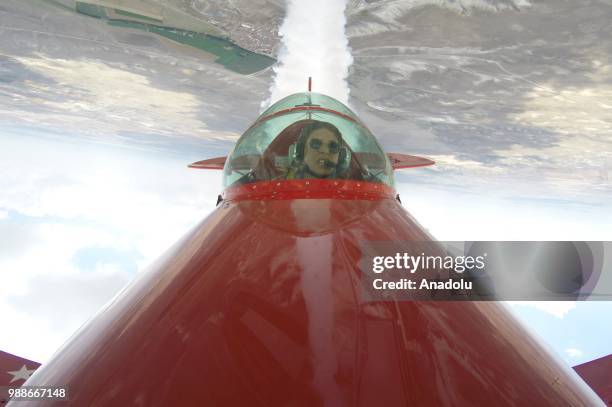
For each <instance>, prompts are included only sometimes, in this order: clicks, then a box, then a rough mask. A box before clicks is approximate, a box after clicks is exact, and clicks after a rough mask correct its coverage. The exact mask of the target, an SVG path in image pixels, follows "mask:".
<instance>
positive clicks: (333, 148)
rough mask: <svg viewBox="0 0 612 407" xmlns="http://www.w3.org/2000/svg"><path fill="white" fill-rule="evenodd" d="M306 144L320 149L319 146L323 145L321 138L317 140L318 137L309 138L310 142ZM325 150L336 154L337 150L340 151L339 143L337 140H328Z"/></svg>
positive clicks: (314, 148)
mask: <svg viewBox="0 0 612 407" xmlns="http://www.w3.org/2000/svg"><path fill="white" fill-rule="evenodd" d="M308 145H309V146H310V148H312V149H313V150H320V149H321V146H322V145H323V142H322V141H321V140H319V139H318V138H311V139H310V142H309V143H308ZM327 150H328V151H329V152H330V153H331V154H336V153H337V152H338V151H340V144H338V142H336V141H333V140H332V141H330V142H329V143H328V144H327Z"/></svg>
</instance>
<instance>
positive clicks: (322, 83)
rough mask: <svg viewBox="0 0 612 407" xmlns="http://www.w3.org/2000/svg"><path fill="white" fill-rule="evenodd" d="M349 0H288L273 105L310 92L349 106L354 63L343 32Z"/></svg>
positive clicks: (271, 89) (264, 103) (272, 91)
mask: <svg viewBox="0 0 612 407" xmlns="http://www.w3.org/2000/svg"><path fill="white" fill-rule="evenodd" d="M345 8H346V0H311V1H304V0H288V3H287V15H286V16H285V20H284V21H283V24H282V25H281V27H280V30H279V34H280V36H281V37H282V47H281V50H280V53H279V63H278V64H277V66H275V67H274V74H275V75H274V83H273V84H272V86H271V88H270V98H269V99H268V100H267V101H265V102H263V103H262V107H263V108H265V107H267V106H269V105H270V104H272V103H274V102H276V101H278V100H279V99H282V98H283V97H285V96H288V95H290V94H292V93H296V92H305V91H307V89H308V77H309V76H311V77H312V82H313V87H312V91H313V92H318V93H324V94H326V95H329V96H332V97H334V98H336V99H338V100H340V101H341V102H343V103H347V102H348V97H349V88H348V84H347V76H348V69H349V66H350V65H351V63H352V62H353V57H352V56H351V53H350V49H349V46H348V39H347V38H346V34H345V32H344V27H345V25H346V17H345V15H344V10H345Z"/></svg>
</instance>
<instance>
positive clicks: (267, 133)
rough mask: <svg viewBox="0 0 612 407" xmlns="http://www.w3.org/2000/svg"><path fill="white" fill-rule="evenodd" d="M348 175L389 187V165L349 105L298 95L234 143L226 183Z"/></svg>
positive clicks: (268, 113) (270, 111) (269, 112)
mask: <svg viewBox="0 0 612 407" xmlns="http://www.w3.org/2000/svg"><path fill="white" fill-rule="evenodd" d="M305 178H320V179H351V180H358V181H366V182H376V183H385V184H387V185H389V186H393V177H392V170H391V164H390V162H389V159H388V157H387V156H386V154H385V153H384V152H383V150H382V148H381V147H380V145H379V144H378V142H377V141H376V138H375V137H374V136H373V135H372V134H371V133H370V132H369V130H368V129H367V128H366V127H365V126H363V125H362V124H361V123H360V122H359V120H358V119H357V116H356V115H355V113H353V112H352V111H351V110H350V109H349V108H348V107H346V106H345V105H343V104H342V103H340V102H338V101H337V100H335V99H332V98H330V97H328V96H325V95H321V94H317V93H298V94H295V95H291V96H288V97H286V98H284V99H282V100H280V101H279V102H277V103H275V104H274V105H272V106H271V107H270V108H268V109H267V110H266V111H265V112H264V113H263V114H262V116H261V118H260V119H259V120H258V121H257V122H256V123H255V124H254V125H253V126H252V127H251V128H249V129H248V130H247V131H246V132H245V133H244V134H243V135H242V137H241V138H240V139H239V140H238V142H237V143H236V146H235V147H234V150H233V151H232V152H231V154H230V155H229V157H228V159H227V160H226V163H225V169H224V185H225V186H226V187H228V186H231V185H234V184H246V183H253V182H260V181H271V180H286V179H305Z"/></svg>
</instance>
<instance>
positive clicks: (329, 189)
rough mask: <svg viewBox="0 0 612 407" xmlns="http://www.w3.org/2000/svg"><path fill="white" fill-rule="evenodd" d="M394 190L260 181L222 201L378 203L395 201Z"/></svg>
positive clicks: (349, 183)
mask: <svg viewBox="0 0 612 407" xmlns="http://www.w3.org/2000/svg"><path fill="white" fill-rule="evenodd" d="M395 195H396V192H395V189H393V188H392V187H390V186H388V185H386V184H380V183H373V182H365V181H355V180H342V179H330V180H328V179H317V178H312V179H299V180H274V181H261V182H255V183H252V184H241V185H233V186H230V187H228V188H227V189H226V190H225V191H224V192H223V199H226V200H230V201H241V200H284V199H346V200H373V201H374V200H379V199H385V198H394V197H395Z"/></svg>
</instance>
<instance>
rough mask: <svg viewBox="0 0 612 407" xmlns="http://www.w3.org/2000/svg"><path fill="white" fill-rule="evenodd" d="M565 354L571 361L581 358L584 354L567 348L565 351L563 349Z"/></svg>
mask: <svg viewBox="0 0 612 407" xmlns="http://www.w3.org/2000/svg"><path fill="white" fill-rule="evenodd" d="M565 353H566V354H567V356H569V357H570V358H572V359H578V358H579V357H581V356H582V355H583V354H584V353H583V352H582V351H581V350H580V349H578V348H567V349H565Z"/></svg>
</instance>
